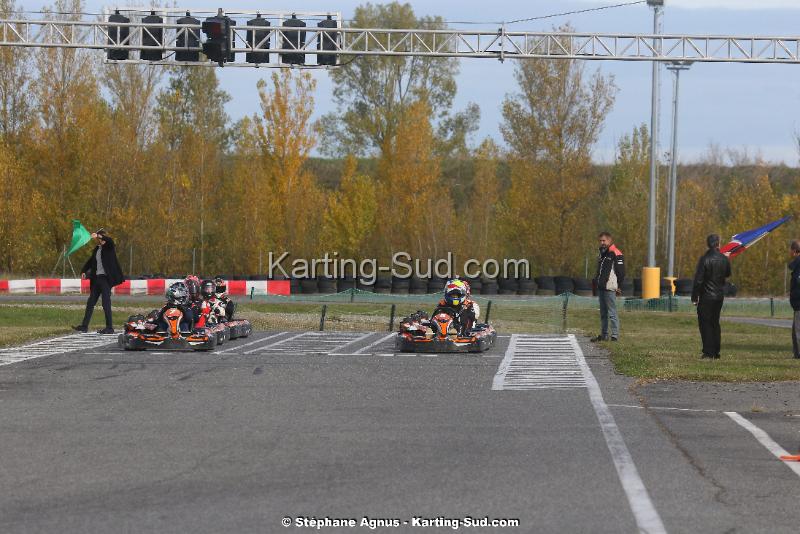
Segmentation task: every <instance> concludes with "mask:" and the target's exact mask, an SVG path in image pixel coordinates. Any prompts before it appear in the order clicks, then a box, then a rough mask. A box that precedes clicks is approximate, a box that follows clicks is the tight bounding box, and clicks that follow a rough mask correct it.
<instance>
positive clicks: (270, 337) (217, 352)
mask: <svg viewBox="0 0 800 534" xmlns="http://www.w3.org/2000/svg"><path fill="white" fill-rule="evenodd" d="M284 334H286V332H278V333H277V334H272V335H269V336H264V337H261V338H258V339H256V340H255V341H250V342H249V343H242V344H241V345H236V346H235V347H230V348H228V349H224V350H218V351H215V354H222V353H225V352H233V351H235V350H239V349H241V348H242V347H249V346H250V345H255V344H256V343H262V342H264V341H269V340H270V339H273V338H276V337H278V336H282V335H284Z"/></svg>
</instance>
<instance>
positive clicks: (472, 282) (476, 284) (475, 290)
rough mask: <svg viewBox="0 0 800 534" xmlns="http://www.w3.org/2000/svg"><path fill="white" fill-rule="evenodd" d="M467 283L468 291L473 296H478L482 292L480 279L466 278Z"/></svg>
mask: <svg viewBox="0 0 800 534" xmlns="http://www.w3.org/2000/svg"><path fill="white" fill-rule="evenodd" d="M466 280H467V283H468V284H469V289H470V291H472V294H473V295H480V294H482V293H481V292H482V291H483V282H482V281H481V279H480V277H477V276H476V277H474V278H467V279H466Z"/></svg>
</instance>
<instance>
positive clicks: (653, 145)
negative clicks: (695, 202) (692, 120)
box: [642, 0, 664, 299]
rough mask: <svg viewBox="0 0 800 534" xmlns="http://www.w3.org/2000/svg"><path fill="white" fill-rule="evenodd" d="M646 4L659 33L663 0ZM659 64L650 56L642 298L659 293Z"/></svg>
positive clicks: (657, 43)
mask: <svg viewBox="0 0 800 534" xmlns="http://www.w3.org/2000/svg"><path fill="white" fill-rule="evenodd" d="M647 5H648V6H650V7H652V8H653V34H654V35H658V34H660V33H661V11H662V9H663V7H664V0H647ZM653 49H654V50H655V51H656V52H659V51H660V50H661V42H660V40H659V39H658V38H655V37H654V38H653ZM659 68H660V67H659V64H658V61H655V60H653V88H652V101H651V103H650V202H649V216H648V225H647V226H648V230H649V237H648V239H649V246H648V250H647V267H644V268H642V298H644V299H653V298H658V297H659V295H660V293H661V281H660V278H661V271H660V270H659V268H658V267H656V190H657V188H658V184H657V179H656V174H657V173H658V153H657V146H658V98H659V95H658V92H659V79H658V75H659Z"/></svg>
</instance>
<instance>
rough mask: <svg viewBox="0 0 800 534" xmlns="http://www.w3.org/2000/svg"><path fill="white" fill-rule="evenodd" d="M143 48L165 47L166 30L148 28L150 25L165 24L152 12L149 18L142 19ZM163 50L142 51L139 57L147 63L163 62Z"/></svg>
mask: <svg viewBox="0 0 800 534" xmlns="http://www.w3.org/2000/svg"><path fill="white" fill-rule="evenodd" d="M142 23H143V24H144V28H142V46H161V47H163V46H164V28H161V27H157V26H156V27H154V26H147V25H148V24H164V19H163V18H161V17H159V16H158V15H156V12H155V11H151V12H150V14H149V15H148V16H146V17H145V18H143V19H142ZM163 52H164V51H163V50H152V49H147V50H142V51H141V52H140V53H139V57H140V58H141V59H143V60H145V61H161V59H162V57H163Z"/></svg>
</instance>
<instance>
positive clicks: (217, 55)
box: [202, 10, 233, 67]
mask: <svg viewBox="0 0 800 534" xmlns="http://www.w3.org/2000/svg"><path fill="white" fill-rule="evenodd" d="M221 11H222V10H220V13H219V14H217V16H216V17H208V18H207V19H206V20H204V21H203V25H202V29H203V33H205V34H206V37H207V38H206V42H205V43H203V53H204V54H205V55H206V57H207V58H208V59H210V60H211V61H216V62H217V63H218V64H219V66H220V67H222V66H223V65H224V64H225V62H226V61H231V60H232V59H233V54H232V53H231V19H230V18H229V17H226V16H224V15H222V13H221Z"/></svg>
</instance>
